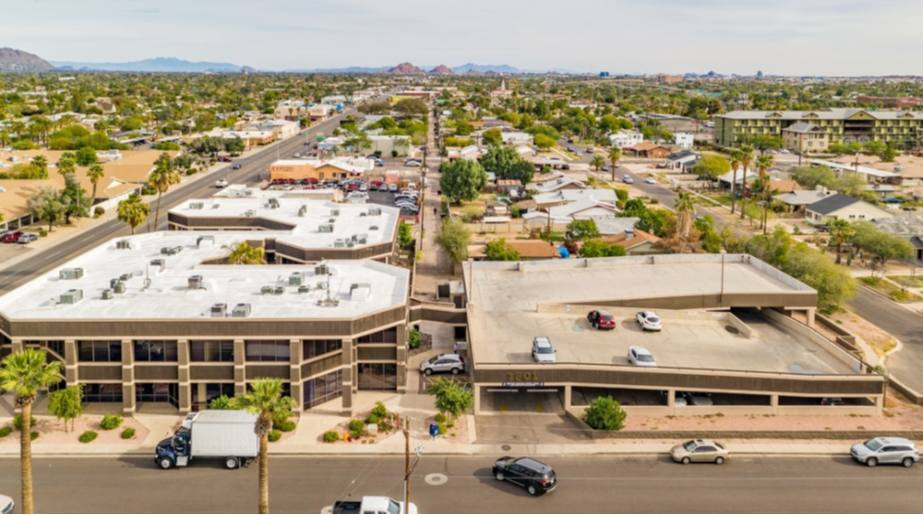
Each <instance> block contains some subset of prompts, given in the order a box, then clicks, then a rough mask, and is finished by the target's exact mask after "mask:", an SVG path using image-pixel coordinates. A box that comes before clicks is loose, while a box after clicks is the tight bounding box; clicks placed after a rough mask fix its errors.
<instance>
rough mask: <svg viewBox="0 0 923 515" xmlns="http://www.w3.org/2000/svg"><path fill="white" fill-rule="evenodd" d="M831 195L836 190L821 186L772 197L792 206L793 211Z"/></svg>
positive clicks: (834, 193)
mask: <svg viewBox="0 0 923 515" xmlns="http://www.w3.org/2000/svg"><path fill="white" fill-rule="evenodd" d="M831 195H836V192H835V191H828V190H827V188H824V187H823V186H819V187H818V188H817V189H813V190H796V191H790V192H787V193H782V194H780V195H776V196H774V197H772V198H773V200H778V201H779V202H781V203H783V204H785V205H786V206H788V207H789V208H791V211H792V212H797V211H799V210H801V209H804V208H805V207H807V206H810V205H811V204H813V203H815V202H817V201H819V200H823V199H825V198H827V197H829V196H831Z"/></svg>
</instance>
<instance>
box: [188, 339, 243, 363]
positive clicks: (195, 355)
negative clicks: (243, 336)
mask: <svg viewBox="0 0 923 515" xmlns="http://www.w3.org/2000/svg"><path fill="white" fill-rule="evenodd" d="M189 360H190V361H195V362H223V363H233V362H234V342H233V341H232V340H191V341H190V342H189Z"/></svg>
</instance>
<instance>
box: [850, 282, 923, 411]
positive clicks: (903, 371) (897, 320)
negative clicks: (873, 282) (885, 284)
mask: <svg viewBox="0 0 923 515" xmlns="http://www.w3.org/2000/svg"><path fill="white" fill-rule="evenodd" d="M849 307H850V308H851V309H852V311H853V312H855V313H856V314H857V315H859V316H860V317H862V318H864V319H866V320H868V321H869V322H871V323H872V324H874V325H876V326H878V327H880V328H882V329H883V330H885V331H887V332H888V333H890V334H891V335H892V336H894V337H895V338H897V339H898V340H900V341H901V343H902V344H903V345H904V346H903V348H901V350H899V351H898V352H896V353H894V354H892V355H890V356H889V357H888V360H887V362H886V365H887V368H888V371H889V372H890V373H891V374H892V375H894V377H896V378H897V379H898V380H900V382H902V383H904V384H905V385H907V386H909V387H910V388H912V389H914V390H915V391H917V392H918V393H923V375H921V374H920V371H921V370H923V316H921V315H918V314H917V313H914V312H912V311H910V310H908V309H904V308H903V307H901V306H899V305H897V304H896V303H895V302H893V301H891V300H890V299H886V298H884V297H883V296H881V295H879V294H877V293H875V292H873V291H871V290H870V289H868V288H867V287H865V286H863V285H862V284H861V283H860V284H859V290H858V292H857V293H856V297H855V298H854V299H853V300H852V301H851V302H850V303H849Z"/></svg>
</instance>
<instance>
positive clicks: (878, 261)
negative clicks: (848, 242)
mask: <svg viewBox="0 0 923 515" xmlns="http://www.w3.org/2000/svg"><path fill="white" fill-rule="evenodd" d="M853 230H854V231H855V234H854V235H853V237H852V242H853V243H855V244H856V245H857V246H858V247H859V248H860V249H862V251H863V252H866V253H868V254H871V255H872V263H871V267H872V273H873V274H874V275H875V276H876V277H877V278H879V279H880V278H881V277H882V276H884V274H885V271H886V266H887V264H888V261H890V260H892V259H908V258H910V257H912V256H913V246H912V245H910V242H908V241H907V240H905V239H903V238H900V237H898V236H895V235H893V234H890V233H887V232H884V231H882V230H881V229H879V228H878V227H877V226H875V224H873V223H871V222H866V221H859V222H856V223H855V224H853Z"/></svg>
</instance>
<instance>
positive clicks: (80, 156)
mask: <svg viewBox="0 0 923 515" xmlns="http://www.w3.org/2000/svg"><path fill="white" fill-rule="evenodd" d="M98 160H99V158H98V157H97V156H96V150H93V149H92V148H91V147H83V148H81V149H78V150H77V164H78V165H80V166H92V165H95V164H96V161H98Z"/></svg>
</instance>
